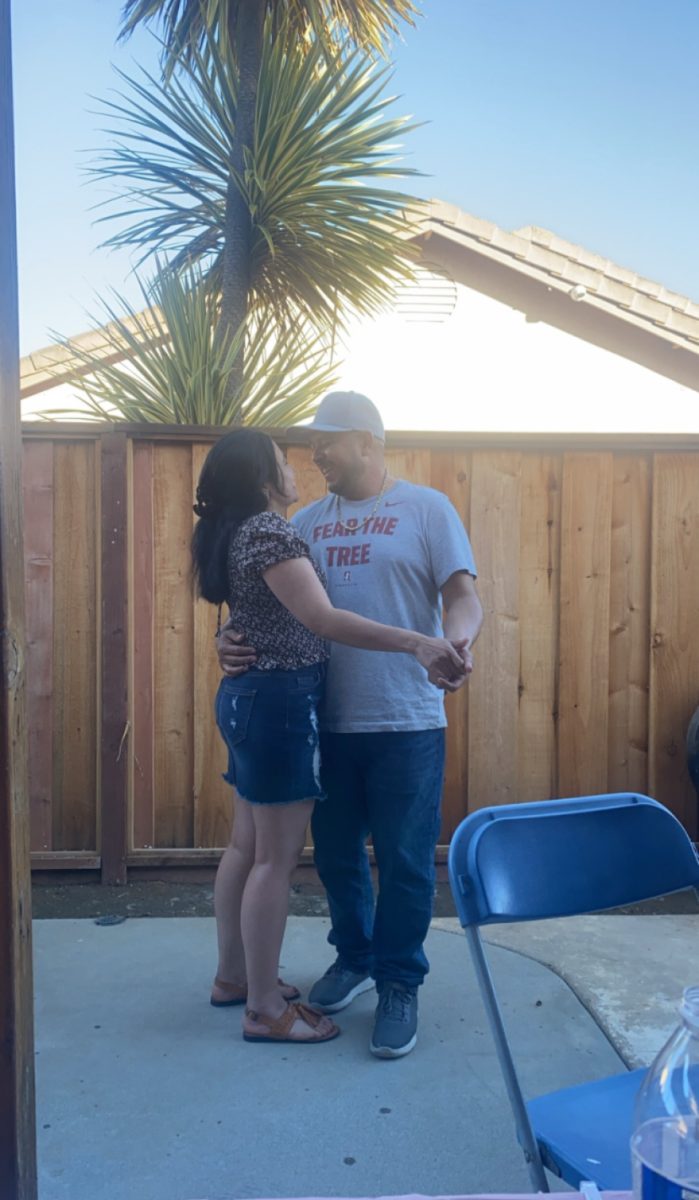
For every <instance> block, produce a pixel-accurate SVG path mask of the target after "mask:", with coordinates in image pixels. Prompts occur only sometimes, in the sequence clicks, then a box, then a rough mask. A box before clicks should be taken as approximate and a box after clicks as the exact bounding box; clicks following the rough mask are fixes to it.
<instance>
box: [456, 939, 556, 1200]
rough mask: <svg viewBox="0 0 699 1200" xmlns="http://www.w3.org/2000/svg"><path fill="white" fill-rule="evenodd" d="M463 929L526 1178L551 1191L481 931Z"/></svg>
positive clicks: (541, 1190) (536, 1189)
mask: <svg viewBox="0 0 699 1200" xmlns="http://www.w3.org/2000/svg"><path fill="white" fill-rule="evenodd" d="M465 932H466V937H467V939H468V944H469V949H470V951H471V957H472V958H473V965H474V968H475V971H476V978H477V980H478V986H479V988H480V993H481V997H482V999H483V1004H484V1006H485V1011H486V1013H487V1016H488V1021H489V1022H490V1029H491V1032H492V1034H493V1040H494V1042H495V1049H496V1051H497V1056H498V1060H499V1062H500V1070H501V1071H502V1075H503V1079H504V1080H505V1087H506V1088H507V1095H508V1097H509V1100H510V1107H511V1108H512V1114H513V1116H514V1119H515V1126H516V1129H517V1137H518V1138H519V1142H520V1145H521V1146H522V1149H523V1151H524V1157H525V1160H526V1163H527V1168H528V1170H529V1178H530V1179H531V1182H532V1186H533V1188H534V1191H536V1192H548V1191H550V1188H549V1185H548V1180H547V1178H546V1172H545V1171H544V1164H543V1163H542V1161H541V1153H540V1151H539V1145H538V1142H537V1140H536V1137H535V1135H534V1130H533V1129H532V1125H531V1121H530V1120H529V1113H528V1112H527V1106H526V1104H525V1103H524V1097H523V1095H522V1089H521V1087H520V1085H519V1079H518V1078H517V1072H516V1071H515V1065H514V1062H513V1059H512V1054H511V1053H510V1046H509V1042H508V1041H507V1034H506V1033H505V1026H504V1024H503V1020H502V1014H501V1012H500V1006H499V1004H498V1000H497V996H496V994H495V988H494V987H493V980H492V976H491V974H490V967H489V966H488V960H487V958H486V956H485V951H484V950H483V943H482V942H481V937H480V933H479V931H478V927H477V926H476V925H467V926H466V930H465Z"/></svg>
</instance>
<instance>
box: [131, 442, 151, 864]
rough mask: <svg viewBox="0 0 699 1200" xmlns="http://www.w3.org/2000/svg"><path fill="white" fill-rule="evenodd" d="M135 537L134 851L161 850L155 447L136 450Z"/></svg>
mask: <svg viewBox="0 0 699 1200" xmlns="http://www.w3.org/2000/svg"><path fill="white" fill-rule="evenodd" d="M129 522H130V528H131V536H130V554H129V559H130V572H129V575H130V580H129V584H130V604H129V625H130V642H131V680H130V703H129V708H130V712H131V723H132V747H133V750H132V754H131V763H130V783H129V788H130V799H131V837H130V843H131V845H132V846H133V847H135V848H138V849H141V848H150V847H153V846H154V845H155V809H154V792H155V778H154V773H153V754H154V742H155V727H154V723H153V665H154V664H153V601H154V597H153V554H154V548H153V443H152V442H141V441H138V442H134V443H133V446H132V467H131V503H130V505H129Z"/></svg>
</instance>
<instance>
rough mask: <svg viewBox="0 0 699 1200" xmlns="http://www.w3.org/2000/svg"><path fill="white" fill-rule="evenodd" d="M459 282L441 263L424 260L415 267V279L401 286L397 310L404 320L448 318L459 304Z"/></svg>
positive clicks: (395, 309) (396, 304)
mask: <svg viewBox="0 0 699 1200" xmlns="http://www.w3.org/2000/svg"><path fill="white" fill-rule="evenodd" d="M456 299H457V292H456V283H455V281H454V280H453V279H452V277H451V275H449V274H447V272H446V271H444V270H443V269H442V268H441V267H437V266H435V265H433V264H432V263H425V264H423V265H422V266H419V267H416V268H415V279H414V280H413V282H412V283H405V284H403V285H402V286H401V287H399V288H398V290H397V292H396V299H395V302H394V311H395V312H396V313H398V314H399V315H400V316H401V317H403V319H404V320H405V321H409V322H412V323H415V322H420V323H423V322H433V323H434V322H443V321H448V320H449V318H450V316H451V314H452V313H453V311H454V309H455V308H456Z"/></svg>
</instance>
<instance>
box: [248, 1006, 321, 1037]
mask: <svg viewBox="0 0 699 1200" xmlns="http://www.w3.org/2000/svg"><path fill="white" fill-rule="evenodd" d="M245 1016H246V1017H249V1018H250V1020H251V1021H258V1022H259V1023H260V1024H261V1025H264V1026H266V1028H267V1033H246V1032H245V1030H243V1037H244V1039H245V1041H246V1042H294V1043H295V1044H296V1045H297V1046H314V1045H315V1044H316V1043H317V1042H331V1041H332V1040H333V1038H336V1037H337V1036H338V1035H339V1033H340V1030H339V1029H338V1027H337V1025H336V1024H335V1022H334V1021H330V1029H329V1031H328V1032H327V1033H315V1034H314V1036H313V1037H290V1036H289V1030H290V1029H292V1027H293V1025H294V1022H295V1021H304V1022H305V1024H306V1025H308V1026H309V1028H311V1029H314V1030H317V1029H318V1026H319V1025H320V1023H321V1021H324V1020H325V1021H328V1020H329V1018H328V1017H324V1016H323V1013H319V1012H317V1011H316V1010H315V1008H308V1006H307V1005H305V1004H288V1005H287V1007H286V1011H285V1012H283V1013H282V1015H281V1017H277V1018H276V1019H273V1018H272V1017H263V1016H261V1015H260V1013H256V1012H253V1011H252V1009H249V1008H246V1009H245Z"/></svg>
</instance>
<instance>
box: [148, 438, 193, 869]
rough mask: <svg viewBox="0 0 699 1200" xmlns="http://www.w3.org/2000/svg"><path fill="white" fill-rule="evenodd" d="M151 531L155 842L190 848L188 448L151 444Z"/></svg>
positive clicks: (190, 502)
mask: <svg viewBox="0 0 699 1200" xmlns="http://www.w3.org/2000/svg"><path fill="white" fill-rule="evenodd" d="M153 536H154V546H153V573H154V595H155V603H154V630H153V646H154V654H155V660H154V661H155V677H154V731H155V746H154V769H155V845H156V846H191V845H192V841H193V833H194V810H193V767H194V763H193V729H192V721H193V709H194V705H193V695H192V693H193V672H192V642H193V632H194V630H193V625H194V620H193V604H192V586H191V570H190V541H191V536H192V452H191V447H190V446H188V445H169V444H167V443H163V444H162V445H157V446H155V447H154V456H153Z"/></svg>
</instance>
